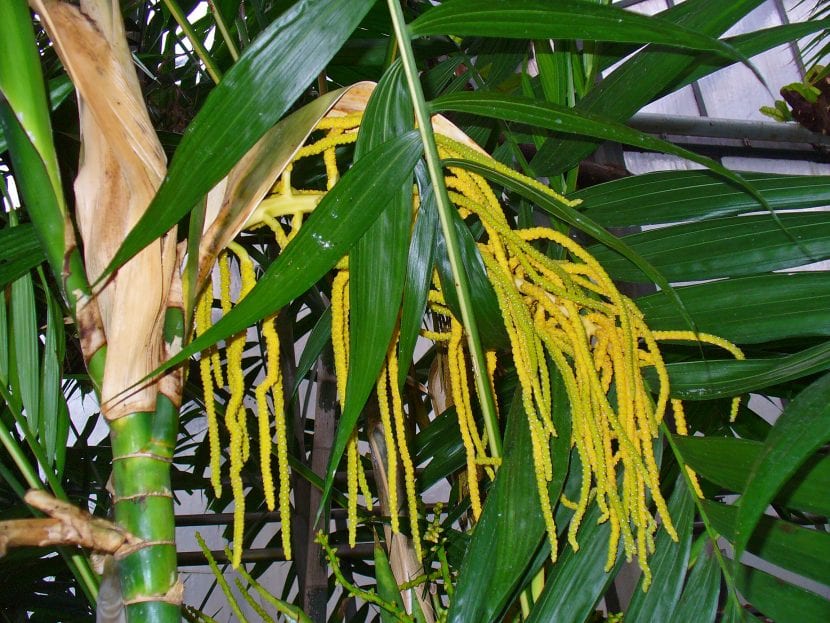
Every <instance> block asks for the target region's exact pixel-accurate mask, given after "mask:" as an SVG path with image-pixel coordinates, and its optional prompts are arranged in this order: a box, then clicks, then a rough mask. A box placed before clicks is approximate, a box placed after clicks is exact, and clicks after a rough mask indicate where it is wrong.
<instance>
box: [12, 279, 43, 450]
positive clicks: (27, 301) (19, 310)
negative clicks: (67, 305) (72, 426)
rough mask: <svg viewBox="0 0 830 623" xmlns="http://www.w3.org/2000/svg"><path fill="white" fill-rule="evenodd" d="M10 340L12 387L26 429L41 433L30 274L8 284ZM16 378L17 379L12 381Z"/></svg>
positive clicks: (35, 325) (37, 364)
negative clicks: (23, 411)
mask: <svg viewBox="0 0 830 623" xmlns="http://www.w3.org/2000/svg"><path fill="white" fill-rule="evenodd" d="M10 311H11V314H10V316H11V331H10V334H11V338H12V345H13V348H14V356H13V358H12V365H13V367H14V368H15V369H16V374H14V375H12V377H13V378H12V379H10V381H11V386H12V388H13V391H14V392H15V393H17V395H18V396H19V400H20V401H21V402H22V404H23V408H24V409H25V410H26V419H27V422H28V424H29V430H30V431H31V432H32V434H33V435H34V436H36V435H37V434H38V431H39V430H40V424H39V422H40V353H39V349H38V347H39V346H40V339H39V336H38V326H37V311H36V310H35V290H34V285H33V284H32V276H31V275H30V274H27V275H24V276H22V277H21V278H20V279H18V280H17V281H15V282H14V283H12V285H11V310H10ZM14 377H16V378H14Z"/></svg>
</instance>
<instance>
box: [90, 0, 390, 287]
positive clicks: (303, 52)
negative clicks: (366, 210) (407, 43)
mask: <svg viewBox="0 0 830 623" xmlns="http://www.w3.org/2000/svg"><path fill="white" fill-rule="evenodd" d="M372 4H374V0H352V1H351V2H348V3H344V2H329V0H301V1H300V2H297V3H296V4H294V5H293V6H291V7H290V8H289V9H287V10H286V11H285V12H284V13H282V14H281V15H280V16H279V17H278V18H277V19H276V20H275V21H274V22H273V23H272V24H271V25H270V26H268V28H267V29H266V30H264V31H263V32H262V33H260V35H259V37H258V38H257V39H256V40H255V41H254V42H253V43H252V44H251V45H250V46H248V47H247V48H245V51H244V52H243V54H242V56H241V57H240V58H239V60H238V61H237V62H236V63H235V64H234V65H233V67H232V68H231V70H230V71H229V72H228V73H227V74H225V76H224V78H223V79H222V82H220V83H219V84H218V85H217V86H216V87H215V88H214V89H213V90H212V91H211V92H210V95H209V96H208V98H207V100H206V101H205V103H204V105H203V106H202V108H201V110H200V111H199V113H198V114H197V115H196V118H195V119H194V120H193V122H192V123H191V124H190V125H189V126H188V128H187V131H186V132H185V134H184V136H183V137H182V141H181V143H180V144H179V147H178V149H177V150H176V154H175V157H174V158H173V161H172V162H171V163H170V170H169V171H168V174H167V177H166V178H165V179H164V182H163V183H162V185H161V187H160V188H159V190H158V193H157V194H156V197H155V199H154V200H153V202H152V203H151V204H150V206H149V207H148V208H147V211H146V212H145V213H144V215H143V216H142V218H141V220H140V221H139V222H138V223H137V224H136V226H135V227H134V228H133V229H132V231H131V232H130V234H129V235H128V236H127V238H126V239H125V240H124V242H123V244H122V245H121V248H120V249H119V250H118V252H117V253H116V254H115V257H114V258H113V260H112V262H111V263H110V266H109V267H108V269H107V271H105V272H106V274H109V273H110V272H112V270H114V269H115V268H116V267H118V266H120V265H122V264H123V263H124V262H126V261H127V260H128V259H129V258H131V257H132V256H133V255H135V254H136V253H137V252H138V251H139V250H141V249H142V248H144V247H145V246H146V245H147V244H149V243H150V242H151V241H153V240H155V239H156V238H158V237H159V236H161V235H162V234H164V233H165V232H166V231H168V230H169V229H170V228H171V227H172V226H173V225H175V224H176V223H177V222H178V221H179V219H181V218H182V217H183V216H184V215H185V214H187V213H188V212H189V211H190V210H191V209H192V208H193V206H195V205H196V204H197V202H198V201H199V199H200V198H201V197H202V196H203V195H205V194H206V193H207V192H208V191H209V190H210V189H211V188H212V187H213V186H214V185H215V184H216V183H217V182H218V181H219V180H221V179H222V178H223V177H224V176H225V175H226V174H227V173H228V171H230V169H231V167H232V166H233V165H234V164H236V163H237V162H238V161H239V159H240V158H242V156H243V155H244V154H245V153H246V152H247V151H248V150H249V149H250V148H251V147H252V146H253V145H254V143H256V141H257V140H258V139H259V138H260V137H261V136H262V135H263V134H264V133H265V132H266V131H267V130H268V128H270V127H271V126H272V125H274V123H275V122H276V121H277V120H278V119H279V118H280V117H282V115H283V114H285V112H286V111H287V110H288V108H289V107H290V106H291V104H293V103H294V101H295V100H296V99H297V98H298V97H299V96H300V95H301V94H302V92H303V91H304V90H305V89H306V88H307V87H308V85H309V84H311V82H312V81H313V80H314V78H315V77H316V76H317V75H318V74H319V73H320V72H321V71H322V69H323V68H324V67H325V66H326V63H328V61H329V60H330V59H331V57H332V56H334V54H335V53H336V52H337V50H338V49H340V46H341V45H342V44H343V42H344V41H345V40H346V39H347V38H348V36H349V35H350V34H351V33H352V31H353V30H354V29H355V27H356V26H357V25H358V24H359V23H360V20H361V19H362V18H363V16H364V15H366V12H367V11H368V10H369V9H370V8H371V6H372Z"/></svg>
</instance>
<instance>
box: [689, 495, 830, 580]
mask: <svg viewBox="0 0 830 623" xmlns="http://www.w3.org/2000/svg"><path fill="white" fill-rule="evenodd" d="M703 506H704V509H705V510H706V515H707V517H708V518H709V520H710V521H711V522H712V526H713V527H714V528H715V530H717V531H718V532H719V533H720V534H721V536H723V537H724V538H725V539H726V540H727V541H729V542H731V543H734V541H735V524H736V522H737V519H738V507H737V506H727V505H725V504H718V503H717V502H712V501H710V500H703ZM746 549H747V551H748V552H752V553H753V554H755V555H756V556H760V557H761V558H763V559H764V560H766V561H767V562H770V563H772V564H774V565H777V566H778V567H781V568H783V569H788V570H790V571H792V572H794V573H797V574H799V575H803V576H804V577H807V578H811V579H813V580H816V581H817V582H823V583H825V584H826V583H827V582H828V577H827V561H828V560H830V534H827V533H826V532H822V531H819V530H810V529H808V528H802V527H801V526H799V525H797V524H794V523H790V522H788V521H782V520H780V519H774V518H772V517H769V516H767V515H764V516H763V517H761V520H760V521H759V522H758V527H757V528H756V530H755V533H754V534H753V535H752V538H751V539H749V543H748V544H747V546H746Z"/></svg>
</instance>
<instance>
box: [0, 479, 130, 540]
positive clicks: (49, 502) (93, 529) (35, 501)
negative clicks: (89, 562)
mask: <svg viewBox="0 0 830 623" xmlns="http://www.w3.org/2000/svg"><path fill="white" fill-rule="evenodd" d="M24 500H25V501H26V503H27V504H29V505H30V506H32V507H33V508H36V509H37V510H39V511H41V512H43V513H44V514H46V515H48V517H46V518H36V519H12V520H9V521H0V556H4V555H5V554H6V550H7V549H8V548H10V547H58V546H77V547H83V548H85V549H88V550H91V551H93V552H97V553H102V554H113V555H118V554H122V553H124V552H125V551H130V550H132V549H134V548H135V547H136V546H137V545H139V539H137V538H136V537H135V536H133V535H131V534H130V533H129V532H126V531H124V530H122V529H121V528H119V527H118V526H116V525H115V524H114V523H112V522H110V521H107V520H106V519H101V518H100V517H93V516H92V515H90V514H89V513H87V512H86V511H84V510H81V509H80V508H78V507H76V506H73V505H72V504H69V503H68V502H64V501H62V500H59V499H57V498H55V497H53V496H52V495H50V494H49V493H47V492H45V491H41V490H37V489H31V490H29V491H28V492H27V493H26V496H25V498H24Z"/></svg>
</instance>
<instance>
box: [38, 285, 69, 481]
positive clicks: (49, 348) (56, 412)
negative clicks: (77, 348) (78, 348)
mask: <svg viewBox="0 0 830 623" xmlns="http://www.w3.org/2000/svg"><path fill="white" fill-rule="evenodd" d="M39 272H40V273H41V276H42V274H43V272H42V271H39ZM42 283H43V284H44V286H46V285H47V284H46V280H45V279H42ZM44 289H45V288H44ZM46 296H47V299H46V314H47V316H46V339H45V340H44V345H43V363H42V373H41V387H40V391H41V395H40V422H39V423H40V431H39V433H40V436H41V443H42V445H43V447H44V452H45V454H46V460H47V461H49V464H50V467H53V468H54V467H55V466H56V465H59V463H60V462H61V461H59V459H62V457H63V456H64V455H65V452H66V442H67V435H68V433H69V413H68V412H67V407H66V399H65V398H64V395H63V391H62V387H61V373H62V363H63V358H64V345H63V341H64V327H63V315H62V313H61V309H60V305H59V304H58V302H57V301H56V300H55V299H54V298H53V297H52V295H51V293H50V292H48V290H47V293H46Z"/></svg>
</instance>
